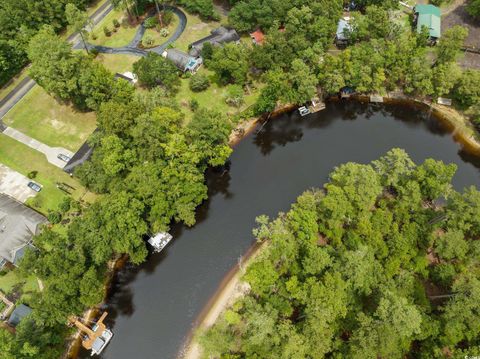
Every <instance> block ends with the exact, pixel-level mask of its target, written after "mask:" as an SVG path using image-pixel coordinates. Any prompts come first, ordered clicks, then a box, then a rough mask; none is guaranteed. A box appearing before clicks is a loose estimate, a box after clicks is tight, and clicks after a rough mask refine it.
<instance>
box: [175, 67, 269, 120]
mask: <svg viewBox="0 0 480 359" xmlns="http://www.w3.org/2000/svg"><path fill="white" fill-rule="evenodd" d="M198 74H203V75H206V76H208V77H209V78H210V83H211V84H210V87H209V88H208V89H206V90H205V91H202V92H193V91H192V90H190V87H189V82H190V79H182V80H181V86H180V90H179V91H178V93H177V95H176V99H177V101H178V103H179V104H180V107H181V108H182V111H183V112H184V113H185V116H186V119H187V120H190V119H191V118H192V116H193V112H192V110H191V109H190V104H189V101H188V100H187V99H194V100H196V101H197V102H198V105H199V107H200V108H208V109H214V110H217V111H220V112H221V113H224V114H228V115H236V114H238V113H240V112H242V111H244V110H245V109H247V108H248V107H250V106H251V105H253V104H254V103H255V101H256V100H257V97H258V95H259V93H260V91H258V90H256V89H253V88H252V89H251V93H250V94H248V93H246V94H245V102H244V104H242V105H241V106H240V107H238V108H237V107H233V106H229V105H228V104H227V103H226V101H225V100H226V98H227V93H228V87H227V86H219V85H218V84H216V83H215V78H214V74H213V72H212V71H209V70H207V69H206V68H205V67H202V68H200V70H199V71H198Z"/></svg>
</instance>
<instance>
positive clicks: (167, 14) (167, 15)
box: [162, 10, 173, 26]
mask: <svg viewBox="0 0 480 359" xmlns="http://www.w3.org/2000/svg"><path fill="white" fill-rule="evenodd" d="M172 20H173V12H172V11H170V10H167V11H164V12H163V13H162V23H163V26H168V25H170V23H171V22H172Z"/></svg>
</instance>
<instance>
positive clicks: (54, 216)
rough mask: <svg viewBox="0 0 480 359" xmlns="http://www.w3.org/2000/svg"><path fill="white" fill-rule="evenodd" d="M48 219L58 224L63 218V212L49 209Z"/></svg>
mask: <svg viewBox="0 0 480 359" xmlns="http://www.w3.org/2000/svg"><path fill="white" fill-rule="evenodd" d="M47 219H48V221H49V222H50V223H51V224H57V223H60V221H61V220H62V214H61V213H60V212H58V211H49V212H48V215H47Z"/></svg>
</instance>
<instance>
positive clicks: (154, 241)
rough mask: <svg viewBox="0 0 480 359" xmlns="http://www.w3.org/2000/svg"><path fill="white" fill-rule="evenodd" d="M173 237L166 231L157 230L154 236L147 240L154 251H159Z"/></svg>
mask: <svg viewBox="0 0 480 359" xmlns="http://www.w3.org/2000/svg"><path fill="white" fill-rule="evenodd" d="M172 239H173V237H172V235H171V234H170V233H168V232H159V233H157V234H156V235H155V236H153V237H150V239H149V240H148V241H147V242H148V243H149V244H150V245H151V246H152V247H153V250H154V252H155V253H158V252H161V251H162V250H163V249H164V248H165V246H166V245H167V244H168V243H169V242H170V241H171V240H172Z"/></svg>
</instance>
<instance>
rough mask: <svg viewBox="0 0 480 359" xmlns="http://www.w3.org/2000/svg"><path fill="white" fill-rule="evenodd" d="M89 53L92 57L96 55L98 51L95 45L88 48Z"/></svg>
mask: <svg viewBox="0 0 480 359" xmlns="http://www.w3.org/2000/svg"><path fill="white" fill-rule="evenodd" d="M89 51H90V55H92V57H93V58H95V57H97V55H98V53H99V51H98V49H97V48H96V47H92V48H91V49H90V50H89Z"/></svg>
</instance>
